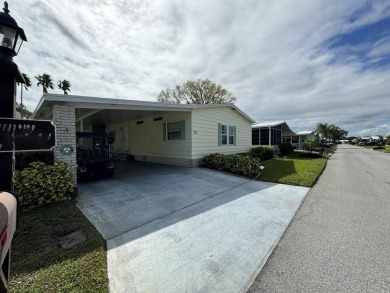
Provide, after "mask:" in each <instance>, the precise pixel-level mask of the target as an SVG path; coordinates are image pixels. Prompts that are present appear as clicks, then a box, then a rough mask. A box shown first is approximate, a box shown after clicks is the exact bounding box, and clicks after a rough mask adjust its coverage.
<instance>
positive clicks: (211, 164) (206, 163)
mask: <svg viewBox="0 0 390 293" xmlns="http://www.w3.org/2000/svg"><path fill="white" fill-rule="evenodd" d="M200 166H201V167H204V168H209V169H213V170H218V171H225V172H228V173H233V174H237V175H243V176H247V177H250V176H254V175H256V174H257V173H258V171H259V167H260V163H259V161H258V160H256V159H255V158H252V157H251V156H249V155H244V154H235V155H231V156H226V155H223V154H219V153H214V154H208V155H206V156H204V158H203V159H202V162H201V163H200Z"/></svg>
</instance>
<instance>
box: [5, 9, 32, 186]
mask: <svg viewBox="0 0 390 293" xmlns="http://www.w3.org/2000/svg"><path fill="white" fill-rule="evenodd" d="M3 11H4V12H0V117H1V118H14V115H15V95H16V83H17V82H18V83H25V81H24V78H23V76H22V74H21V73H20V71H19V68H18V66H17V65H16V64H15V63H14V62H13V57H14V56H16V55H17V54H18V52H19V50H20V47H21V45H22V42H23V41H27V39H26V35H25V34H24V31H23V29H22V28H20V27H19V26H18V24H17V23H16V21H15V19H13V18H12V17H11V16H10V15H9V12H10V11H9V10H8V3H7V2H4V8H3ZM0 131H5V129H2V128H1V127H0ZM12 157H13V155H12V153H1V152H0V191H1V190H3V191H9V190H11V187H12Z"/></svg>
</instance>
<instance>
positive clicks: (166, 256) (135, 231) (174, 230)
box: [78, 162, 309, 293]
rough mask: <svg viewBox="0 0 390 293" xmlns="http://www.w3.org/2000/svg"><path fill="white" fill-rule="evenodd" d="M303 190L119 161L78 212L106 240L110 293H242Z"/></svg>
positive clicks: (83, 192) (93, 185) (89, 189)
mask: <svg viewBox="0 0 390 293" xmlns="http://www.w3.org/2000/svg"><path fill="white" fill-rule="evenodd" d="M308 190H309V189H308V188H304V187H296V186H288V185H282V184H271V183H263V182H255V181H250V180H248V179H245V178H240V177H237V176H232V175H227V174H222V173H219V172H214V171H209V170H205V169H200V168H184V167H174V166H166V165H159V164H151V163H141V162H122V164H120V165H119V168H118V172H117V173H116V174H115V175H114V177H113V178H110V179H105V180H100V181H96V182H90V183H84V184H80V185H79V196H78V205H79V207H80V209H81V210H82V212H83V213H84V214H85V215H86V216H87V217H88V219H89V220H90V221H91V222H92V223H93V225H94V226H95V227H96V228H97V230H98V231H99V232H100V233H101V234H102V235H103V237H104V238H105V239H106V240H107V256H108V260H107V261H108V276H109V284H110V292H112V293H113V292H245V291H246V290H247V289H248V288H249V286H250V285H251V283H252V281H253V280H254V278H255V277H256V275H257V274H258V273H259V271H260V269H261V267H262V266H263V265H264V263H265V261H266V260H267V258H268V256H269V255H270V253H271V252H272V250H273V248H274V247H275V245H276V244H277V242H278V240H279V239H280V237H281V236H282V234H283V232H284V231H285V229H286V227H287V226H288V224H289V222H290V221H291V219H292V217H293V216H294V214H295V212H296V210H297V209H298V207H299V205H300V204H301V202H302V200H303V198H304V197H305V195H306V193H307V192H308Z"/></svg>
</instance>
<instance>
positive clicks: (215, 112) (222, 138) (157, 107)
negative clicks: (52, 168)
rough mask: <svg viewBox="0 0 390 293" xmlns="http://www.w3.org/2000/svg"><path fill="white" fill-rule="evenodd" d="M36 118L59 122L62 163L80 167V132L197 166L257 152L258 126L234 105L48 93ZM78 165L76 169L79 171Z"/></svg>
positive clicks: (143, 154)
mask: <svg viewBox="0 0 390 293" xmlns="http://www.w3.org/2000/svg"><path fill="white" fill-rule="evenodd" d="M33 118H34V119H47V120H53V121H54V124H55V125H56V127H57V148H56V150H55V158H56V160H64V161H66V162H68V164H73V165H75V164H76V163H75V162H76V157H75V156H76V155H75V152H74V153H73V154H72V155H64V154H62V153H61V151H60V150H61V146H63V145H70V146H72V148H73V149H74V150H76V147H77V146H76V137H75V133H76V131H84V132H99V131H101V132H107V133H109V134H110V136H112V137H113V138H114V150H115V151H116V152H117V153H121V154H128V155H132V156H134V158H135V160H139V161H147V162H154V163H163V164H170V165H178V166H196V165H197V164H198V162H199V160H200V159H201V158H202V157H203V156H204V155H206V154H209V153H214V152H218V153H223V154H234V153H240V152H246V151H248V150H249V149H250V147H251V127H252V124H253V123H254V121H253V120H252V119H251V118H250V117H249V116H247V115H246V114H245V113H244V112H242V111H241V110H240V109H239V108H237V107H236V106H235V105H234V104H205V105H188V104H170V103H156V102H145V101H134V100H118V99H105V98H97V97H85V96H74V95H58V94H44V95H43V97H42V98H41V100H40V102H39V104H38V106H37V108H36V109H35V111H34V113H33ZM74 168H75V166H73V169H74Z"/></svg>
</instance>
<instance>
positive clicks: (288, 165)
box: [258, 158, 305, 182]
mask: <svg viewBox="0 0 390 293" xmlns="http://www.w3.org/2000/svg"><path fill="white" fill-rule="evenodd" d="M302 159H303V160H305V158H302ZM262 165H263V166H264V167H265V169H264V170H263V171H262V174H261V175H260V177H259V178H258V180H259V181H268V182H280V180H281V179H282V178H284V177H286V176H289V175H292V174H296V173H297V170H296V169H295V166H294V162H292V161H289V160H272V161H269V162H264V163H263V164H262Z"/></svg>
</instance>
